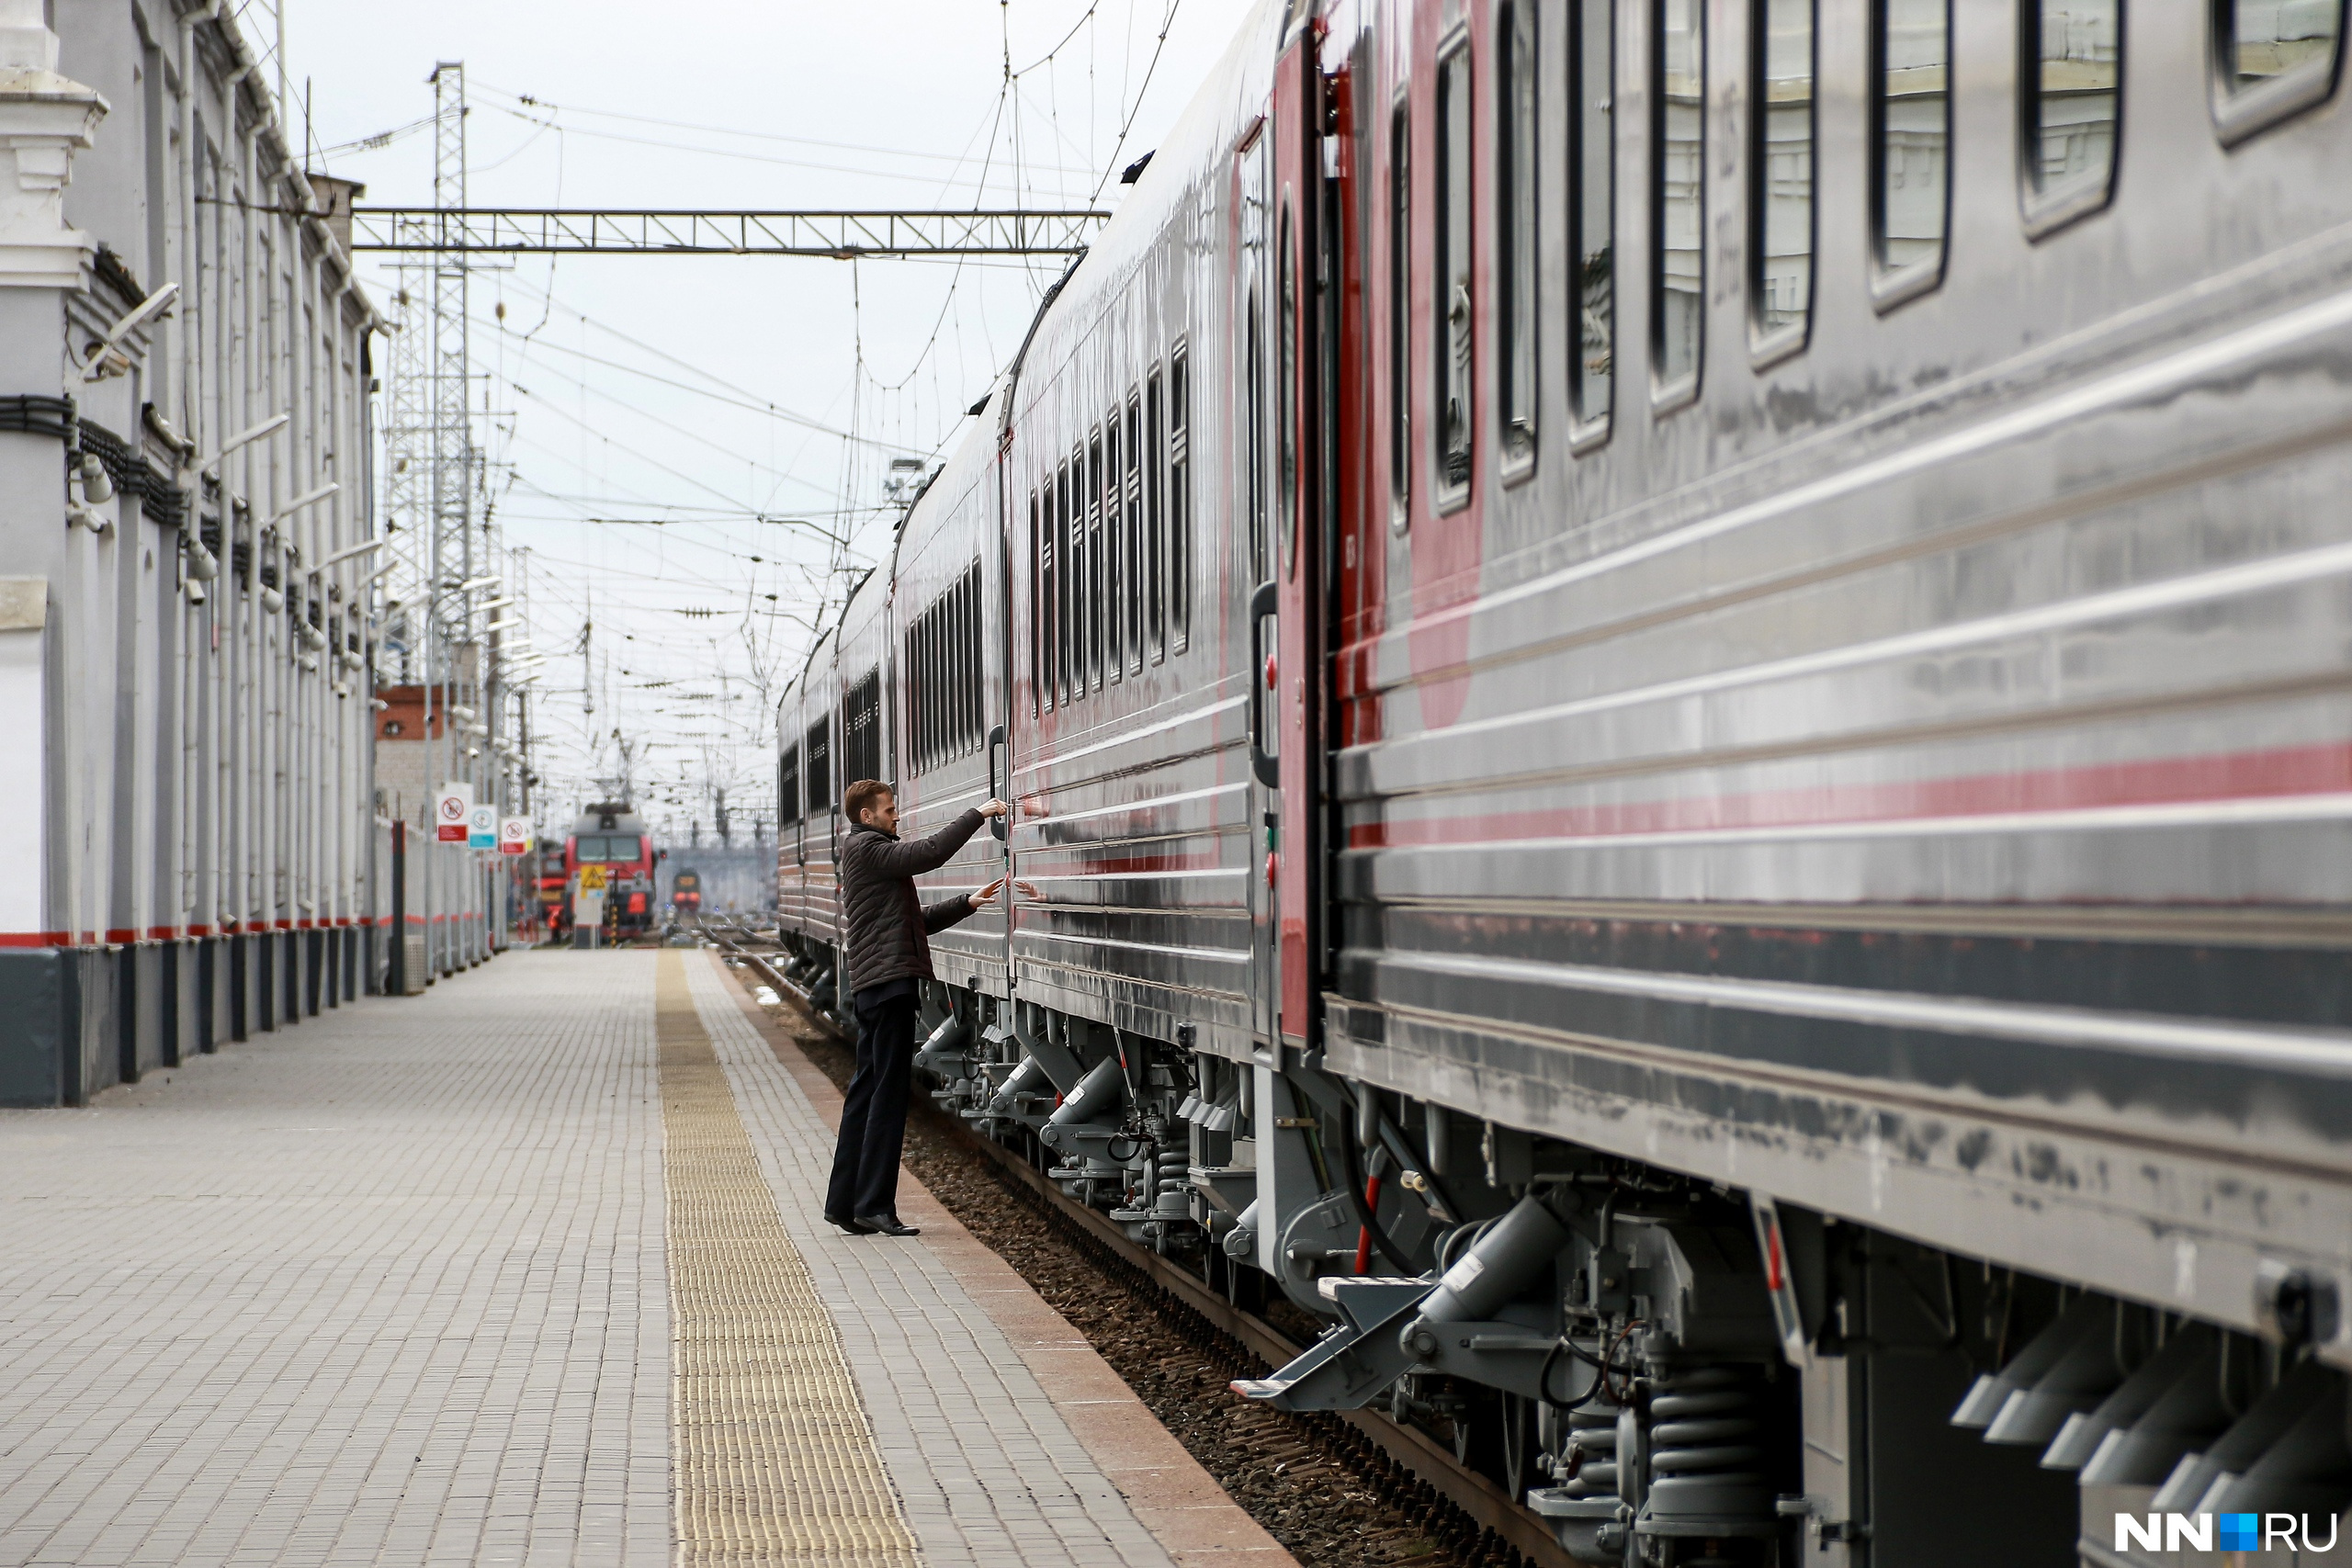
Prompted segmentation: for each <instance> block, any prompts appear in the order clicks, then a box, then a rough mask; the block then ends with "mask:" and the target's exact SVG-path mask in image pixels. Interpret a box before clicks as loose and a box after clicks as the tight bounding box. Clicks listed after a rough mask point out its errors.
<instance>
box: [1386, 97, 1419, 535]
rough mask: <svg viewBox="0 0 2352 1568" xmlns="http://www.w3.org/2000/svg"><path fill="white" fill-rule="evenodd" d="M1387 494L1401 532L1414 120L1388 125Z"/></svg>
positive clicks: (1407, 114) (1408, 491)
mask: <svg viewBox="0 0 2352 1568" xmlns="http://www.w3.org/2000/svg"><path fill="white" fill-rule="evenodd" d="M1388 493H1389V495H1390V497H1391V498H1392V499H1393V501H1394V502H1395V506H1394V510H1393V512H1392V513H1391V521H1392V522H1393V523H1394V525H1395V526H1396V528H1397V531H1398V532H1399V533H1401V532H1403V531H1404V529H1405V526H1406V525H1407V524H1408V522H1409V521H1410V520H1411V517H1412V509H1411V507H1410V506H1409V505H1408V502H1410V501H1411V499H1412V494H1413V117H1412V113H1411V111H1410V110H1409V109H1408V107H1406V104H1405V102H1404V101H1403V100H1402V99H1399V100H1398V102H1397V112H1396V113H1395V114H1394V115H1392V116H1390V117H1389V121H1388Z"/></svg>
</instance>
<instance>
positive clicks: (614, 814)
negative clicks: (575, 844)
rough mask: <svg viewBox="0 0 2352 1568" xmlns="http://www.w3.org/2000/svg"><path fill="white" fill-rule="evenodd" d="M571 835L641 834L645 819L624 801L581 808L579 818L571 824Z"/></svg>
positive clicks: (643, 830)
mask: <svg viewBox="0 0 2352 1568" xmlns="http://www.w3.org/2000/svg"><path fill="white" fill-rule="evenodd" d="M646 830H647V829H646V826H645V818H642V817H639V815H638V814H637V807H634V806H631V805H629V804H628V802H626V801H618V802H613V801H607V802H605V803H602V804H599V805H594V806H586V807H582V808H581V813H580V816H579V818H577V819H576V820H574V821H573V823H572V824H571V831H572V832H573V833H642V832H645V831H646Z"/></svg>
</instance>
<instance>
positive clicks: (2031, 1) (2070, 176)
mask: <svg viewBox="0 0 2352 1568" xmlns="http://www.w3.org/2000/svg"><path fill="white" fill-rule="evenodd" d="M2018 19H2019V23H2020V35H2019V39H2018V42H2019V44H2020V46H2021V49H2020V52H2021V54H2022V56H2023V58H2022V59H2021V60H2020V62H2019V70H2018V82H2019V83H2020V84H2021V85H2023V87H2024V89H2025V90H2024V92H2023V93H2021V94H2020V95H2019V96H2018V108H2019V110H2020V111H2021V112H2022V114H2023V117H2024V124H2023V130H2024V138H2023V144H2022V147H2021V149H2020V151H2021V152H2022V158H2021V160H2020V161H2021V163H2022V165H2023V172H2024V175H2025V180H2024V186H2025V216H2026V228H2027V231H2028V232H2030V233H2032V234H2034V235H2036V236H2040V235H2042V234H2046V233H2048V232H2050V231H2052V230H2053V229H2055V228H2057V227H2058V226H2059V225H2060V224H2062V223H2065V222H2069V221H2071V220H2074V219H2076V218H2080V217H2082V216H2083V215H2084V214H2085V213H2088V212H2096V211H2098V209H2100V208H2102V207H2105V206H2106V205H2107V203H2108V198H2109V195H2110V194H2111V193H2112V192H2113V190H2114V188H2115V141H2116V124H2117V116H2118V111H2119V110H2120V107H2121V92H2122V85H2123V78H2122V65H2123V5H2122V0H2026V3H2025V4H2024V5H2023V6H2019V7H2018Z"/></svg>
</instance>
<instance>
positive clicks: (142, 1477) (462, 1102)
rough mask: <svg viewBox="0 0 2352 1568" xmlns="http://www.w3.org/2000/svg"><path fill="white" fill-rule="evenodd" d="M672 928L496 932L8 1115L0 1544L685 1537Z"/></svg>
mask: <svg viewBox="0 0 2352 1568" xmlns="http://www.w3.org/2000/svg"><path fill="white" fill-rule="evenodd" d="M652 956H653V955H652V954H650V953H645V954H637V953H608V954H578V955H574V954H569V953H509V954H507V955H505V956H503V957H501V958H499V959H498V960H496V961H495V962H493V963H492V964H488V965H486V966H484V967H482V968H480V969H476V970H473V971H470V972H469V973H468V974H465V975H462V976H457V977H455V978H452V979H449V980H446V981H443V982H441V983H440V984H438V985H436V986H435V987H433V988H432V989H431V990H430V991H428V992H427V993H426V994H425V995H424V996H423V997H418V998H366V999H363V1000H362V1001H360V1002H359V1003H357V1004H356V1005H346V1006H345V1007H342V1008H339V1009H336V1010H333V1011H331V1012H328V1013H325V1014H322V1016H321V1017H319V1018H316V1019H311V1020H306V1021H302V1022H301V1023H300V1024H297V1025H294V1026H291V1027H288V1028H287V1029H284V1030H281V1031H279V1032H277V1033H274V1034H265V1035H262V1036H260V1037H258V1038H256V1039H254V1041H251V1042H249V1043H243V1044H234V1045H231V1046H228V1047H227V1048H225V1049H224V1050H223V1051H221V1052H220V1054H219V1055H213V1056H208V1057H198V1058H197V1059H196V1060H194V1061H191V1062H189V1063H187V1064H185V1065H184V1066H178V1067H174V1068H170V1069H166V1070H164V1071H162V1072H158V1073H153V1074H151V1075H150V1076H149V1077H148V1078H147V1079H146V1081H144V1082H142V1083H140V1084H137V1085H132V1086H129V1087H126V1088H122V1089H112V1090H109V1091H107V1093H105V1094H103V1095H101V1096H99V1097H98V1099H97V1100H96V1102H95V1103H94V1104H93V1105H91V1106H89V1107H88V1108H86V1109H81V1110H69V1111H0V1260H4V1261H0V1366H5V1367H6V1369H7V1375H6V1376H5V1377H0V1568H29V1565H31V1564H37V1563H38V1564H52V1563H53V1564H60V1565H63V1564H69V1563H70V1564H74V1565H76V1568H98V1565H100V1564H114V1563H119V1564H123V1565H125V1568H133V1565H138V1568H144V1565H147V1564H163V1563H183V1562H185V1563H207V1562H219V1563H234V1564H238V1565H240V1568H244V1565H249V1564H285V1565H288V1568H293V1565H296V1564H305V1563H324V1562H335V1563H342V1562H373V1563H378V1564H383V1565H385V1568H404V1565H408V1564H416V1563H422V1562H428V1561H435V1560H441V1561H451V1562H472V1561H474V1560H475V1555H476V1553H477V1551H488V1552H490V1553H492V1554H493V1555H497V1556H511V1557H513V1558H514V1559H515V1560H517V1561H520V1560H523V1559H525V1558H527V1559H529V1560H531V1561H548V1562H558V1561H560V1562H565V1563H567V1564H571V1563H589V1562H594V1563H597V1564H640V1563H641V1564H644V1565H646V1568H663V1565H666V1564H667V1562H668V1561H669V1557H670V1524H669V1392H670V1388H669V1305H668V1286H667V1279H666V1275H665V1273H664V1268H663V1258H662V1186H661V1119H660V1106H659V1103H658V1101H657V1100H656V1099H655V1096H654V1084H653V1036H652V1019H653V1010H652V1002H653V986H652V979H653V971H652ZM420 1456H422V1457H420ZM592 1474H593V1475H597V1476H601V1477H604V1478H605V1484H606V1485H607V1487H608V1488H609V1491H610V1495H609V1497H608V1499H607V1501H606V1504H605V1507H604V1510H603V1521H604V1522H603V1525H602V1532H603V1540H602V1543H601V1545H600V1546H599V1547H598V1548H596V1549H595V1550H594V1551H593V1553H592V1552H591V1551H589V1550H588V1549H587V1548H586V1547H585V1545H584V1544H583V1540H582V1536H583V1525H582V1517H581V1513H582V1506H581V1504H580V1503H579V1501H578V1497H579V1494H580V1485H581V1481H582V1477H584V1476H587V1475H592ZM484 1520H489V1521H493V1523H492V1524H490V1525H489V1526H487V1527H486V1526H485V1525H484V1524H483V1523H482V1522H481V1521H484Z"/></svg>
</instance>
